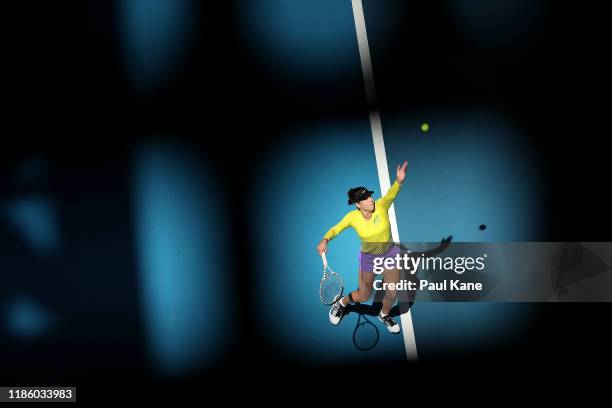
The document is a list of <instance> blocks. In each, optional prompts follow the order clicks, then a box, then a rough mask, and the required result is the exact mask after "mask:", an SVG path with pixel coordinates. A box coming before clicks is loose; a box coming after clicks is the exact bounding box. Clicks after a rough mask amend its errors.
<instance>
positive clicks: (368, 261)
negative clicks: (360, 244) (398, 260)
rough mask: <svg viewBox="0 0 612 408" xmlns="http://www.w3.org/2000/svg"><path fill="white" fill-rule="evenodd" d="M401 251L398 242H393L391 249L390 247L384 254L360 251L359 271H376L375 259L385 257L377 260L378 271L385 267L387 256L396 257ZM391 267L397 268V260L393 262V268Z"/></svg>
mask: <svg viewBox="0 0 612 408" xmlns="http://www.w3.org/2000/svg"><path fill="white" fill-rule="evenodd" d="M399 253H400V247H399V245H396V244H393V246H392V247H391V249H389V250H388V251H387V252H385V253H384V254H378V255H376V254H368V253H365V252H361V251H359V271H360V272H369V273H374V260H375V259H376V258H383V260H382V261H376V262H377V265H378V268H377V271H378V270H381V269H380V268H384V263H385V259H387V258H393V259H395V256H396V255H397V254H399ZM388 262H391V261H388ZM391 269H395V262H393V268H391ZM381 272H382V271H381Z"/></svg>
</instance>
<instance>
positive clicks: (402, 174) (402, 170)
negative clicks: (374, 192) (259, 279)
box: [397, 161, 408, 185]
mask: <svg viewBox="0 0 612 408" xmlns="http://www.w3.org/2000/svg"><path fill="white" fill-rule="evenodd" d="M406 168H408V161H405V162H404V164H402V165H401V167H400V165H399V164H398V165H397V182H398V183H399V184H400V185H402V184H404V180H405V179H406Z"/></svg>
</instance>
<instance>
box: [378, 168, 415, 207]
mask: <svg viewBox="0 0 612 408" xmlns="http://www.w3.org/2000/svg"><path fill="white" fill-rule="evenodd" d="M407 168H408V162H407V161H405V162H404V164H402V165H401V166H400V165H399V164H398V165H397V170H396V173H397V176H396V177H397V178H396V179H395V182H394V183H393V185H392V186H391V188H390V189H389V191H387V194H385V196H384V197H382V198H381V199H380V200H378V205H380V206H381V207H383V208H385V209H389V207H391V204H392V203H393V200H395V197H396V196H397V193H399V191H400V187H401V186H402V184H404V180H405V179H406V169H407Z"/></svg>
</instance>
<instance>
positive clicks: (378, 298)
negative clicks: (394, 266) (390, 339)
mask: <svg viewBox="0 0 612 408" xmlns="http://www.w3.org/2000/svg"><path fill="white" fill-rule="evenodd" d="M384 295H385V293H384V291H382V290H381V291H376V292H375V293H374V300H373V301H372V304H364V303H355V304H349V305H347V306H346V309H345V313H346V315H348V314H350V313H357V314H358V315H359V318H358V319H357V325H356V326H355V330H353V345H354V346H355V348H356V349H357V350H360V351H368V350H371V349H373V348H374V347H376V345H377V344H378V341H379V339H380V335H379V329H378V327H376V326H375V325H374V324H373V323H372V322H371V321H369V320H368V319H362V318H363V317H364V316H374V317H377V316H378V315H379V313H380V310H381V309H382V299H383V297H384ZM413 303H414V302H409V303H403V302H401V301H400V304H399V305H396V306H394V307H392V308H391V310H390V311H389V314H390V315H391V317H397V316H399V315H400V314H402V313H406V312H407V311H408V310H409V309H410V307H412V305H413ZM362 320H363V321H362ZM368 331H369V332H368ZM364 332H368V333H369V335H368V334H365V335H364V336H366V338H368V339H369V341H368V344H367V345H364V344H358V341H357V338H358V337H359V333H364ZM368 336H369V337H368Z"/></svg>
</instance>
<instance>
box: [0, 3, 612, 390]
mask: <svg viewBox="0 0 612 408" xmlns="http://www.w3.org/2000/svg"><path fill="white" fill-rule="evenodd" d="M413 3H414V4H413V5H412V9H411V10H410V11H408V10H406V11H405V17H404V18H405V24H403V25H402V30H401V33H400V34H401V35H400V36H399V37H397V45H396V46H395V47H394V49H395V52H396V55H394V56H393V57H392V58H391V59H390V60H391V61H393V64H390V65H378V66H376V70H377V71H376V72H375V75H376V85H377V88H378V94H379V100H380V108H381V111H382V112H393V111H396V110H402V109H405V110H410V109H419V108H421V109H422V108H423V107H424V106H425V107H426V106H445V105H449V104H455V105H457V104H461V103H466V104H469V103H473V102H478V101H496V102H497V103H500V104H502V105H503V106H504V107H506V108H507V109H508V110H510V111H511V112H513V114H514V115H515V116H516V117H519V118H521V121H522V123H523V124H524V125H526V126H527V127H528V130H529V133H530V134H531V135H533V143H534V146H535V148H536V149H537V150H538V152H539V153H540V156H541V157H542V159H543V163H542V166H541V167H542V169H543V171H544V172H545V176H546V180H547V183H546V188H547V191H546V197H547V202H548V206H547V208H548V210H549V213H548V214H547V218H543V219H542V224H541V228H542V230H543V231H544V232H545V236H546V237H547V240H549V241H606V240H609V238H610V231H611V229H610V227H611V224H612V222H611V221H610V216H609V214H608V209H609V200H608V199H607V198H606V197H605V195H606V194H607V190H609V187H607V182H606V179H607V176H608V174H609V172H610V165H609V157H608V156H609V154H608V152H609V149H608V148H607V140H606V139H607V138H608V136H609V130H608V129H609V124H608V123H607V119H608V118H607V115H606V113H607V111H608V109H607V108H608V105H607V103H606V99H605V96H606V95H608V93H609V81H608V75H609V74H608V72H609V66H608V65H609V64H608V62H607V61H606V60H605V55H604V54H605V53H606V52H607V50H608V46H607V44H606V43H605V41H606V40H605V39H606V38H607V37H608V35H606V34H608V31H609V29H608V28H607V24H605V23H606V22H605V21H604V18H605V17H604V16H605V12H604V10H602V7H603V6H602V5H601V2H595V1H587V2H581V3H579V4H578V3H575V2H572V3H570V2H562V1H548V2H546V6H545V10H546V17H545V25H544V29H543V33H542V35H541V36H540V39H539V41H537V42H536V43H534V44H532V45H529V46H527V47H524V48H521V49H520V50H518V51H516V52H514V53H513V54H512V55H507V54H504V53H503V52H501V53H499V52H498V53H496V52H494V51H482V50H474V49H469V48H466V45H465V44H464V43H462V42H461V41H458V40H457V33H456V32H455V29H454V28H451V26H450V24H449V22H448V21H447V20H446V19H445V18H443V17H440V16H441V15H443V14H444V13H443V12H442V11H443V10H444V8H445V7H446V5H445V2H443V1H415V2H413ZM202 9H203V12H202V16H201V19H202V21H203V24H202V25H201V28H200V30H201V35H202V38H214V41H202V43H200V44H198V45H197V46H196V47H195V48H194V50H195V51H194V53H193V55H192V56H191V59H190V62H189V63H188V65H187V67H186V69H185V70H184V72H183V74H182V75H181V76H180V77H179V78H178V79H177V80H176V82H175V83H173V84H172V85H171V86H169V87H167V88H166V89H164V90H163V91H161V92H159V93H156V94H153V95H144V96H143V95H139V94H135V93H133V92H131V91H130V87H129V86H128V83H127V81H126V79H125V76H124V75H123V73H122V69H121V66H120V62H119V55H118V41H119V39H118V38H117V34H116V30H114V25H115V24H116V21H115V20H116V10H115V8H114V3H113V2H68V1H63V2H42V1H40V2H27V3H26V2H7V3H6V5H5V12H4V13H3V17H4V18H3V19H4V22H3V24H2V32H3V35H2V45H3V49H4V50H5V51H4V58H3V62H4V64H3V65H4V68H5V74H4V75H3V79H2V82H3V84H2V85H3V86H2V88H3V90H4V92H3V97H2V98H3V99H4V101H3V102H4V103H3V106H4V109H3V119H4V120H3V125H4V126H3V136H4V137H3V140H4V143H3V146H2V149H0V152H1V154H2V157H1V161H0V197H10V196H11V195H14V194H19V193H20V192H21V190H20V189H24V188H25V189H35V190H36V191H45V190H48V191H53V192H55V193H56V194H58V196H59V197H60V200H61V202H62V203H63V204H62V208H63V210H62V219H63V222H64V223H65V226H64V227H63V228H64V230H66V231H68V233H67V238H66V239H67V241H68V247H69V248H70V250H71V251H73V252H72V253H74V254H77V253H78V254H80V256H73V255H64V256H63V257H59V258H57V259H54V260H53V262H54V265H56V267H58V268H61V269H62V270H63V271H64V273H66V274H67V275H66V276H68V277H70V278H71V279H72V280H73V282H74V286H75V288H78V289H77V292H79V293H80V295H79V296H77V299H78V300H77V301H75V302H70V301H65V302H64V303H63V308H64V309H63V310H64V311H65V312H66V313H70V314H72V315H73V316H74V319H75V321H77V322H80V323H79V325H78V326H77V327H80V330H79V331H80V332H79V333H70V332H67V333H63V334H62V335H59V336H58V337H57V338H54V339H50V340H49V341H47V342H44V343H43V344H42V345H40V344H39V345H37V346H36V347H34V346H31V345H28V344H17V343H15V342H11V341H9V340H4V341H3V343H2V346H3V348H2V353H1V357H0V361H1V363H0V364H1V366H0V372H1V373H2V378H1V383H2V384H3V385H12V384H23V385H25V384H31V385H34V384H40V385H44V384H48V381H51V383H57V384H76V385H77V387H79V391H80V398H81V400H85V399H89V398H90V397H91V398H93V397H94V396H97V395H96V394H97V393H98V391H99V388H98V385H96V384H97V382H102V383H104V384H107V385H112V384H124V385H125V384H128V383H133V384H137V387H141V389H142V390H151V389H153V388H154V387H155V385H158V384H159V383H160V382H161V380H160V379H157V378H156V377H155V376H153V375H152V374H151V373H150V370H149V367H148V365H147V362H146V360H145V357H144V355H143V352H142V347H141V344H142V342H143V336H144V334H143V330H142V323H141V321H140V317H139V316H138V313H137V306H136V305H137V299H136V298H135V297H134V296H133V294H132V293H133V291H135V284H134V285H130V284H125V285H124V286H123V287H119V288H116V287H111V286H110V283H105V282H104V281H103V280H100V281H96V282H92V281H91V279H90V278H88V276H87V275H83V274H82V273H80V272H79V271H80V270H82V269H83V267H88V268H99V269H100V270H104V269H111V268H112V269H115V270H116V269H119V270H122V271H124V272H125V273H126V274H134V265H133V262H134V261H133V255H132V254H133V248H132V246H133V243H132V237H133V236H132V235H133V231H131V229H130V227H129V225H130V219H131V214H130V212H129V198H128V196H129V188H130V186H129V185H128V184H127V179H126V177H125V175H126V172H127V167H128V154H129V150H130V147H131V146H133V145H134V144H135V143H136V142H138V141H140V140H143V139H146V138H147V137H149V135H150V134H157V133H171V134H173V135H176V137H177V138H183V139H185V140H188V141H189V142H190V143H191V144H192V145H194V146H196V147H197V149H198V150H199V151H200V153H201V155H202V157H203V158H205V160H207V161H208V162H209V163H211V165H212V166H213V167H214V168H215V169H216V171H217V174H218V177H219V178H220V179H221V180H222V182H223V183H227V185H230V186H235V187H233V188H228V190H227V196H226V197H225V201H226V203H228V205H230V206H231V208H232V214H233V219H234V221H233V224H232V225H231V229H232V231H233V235H234V238H235V240H236V242H237V243H238V244H242V245H245V246H246V245H247V244H248V243H247V237H246V236H245V233H244V232H245V230H246V227H245V226H246V225H248V222H249V220H248V214H249V208H248V200H245V197H244V192H245V190H246V189H247V188H246V187H245V186H247V185H248V183H249V170H250V169H251V168H252V165H253V164H254V163H256V162H257V160H258V157H259V156H260V155H261V154H263V153H265V152H266V149H267V148H269V147H270V146H271V145H273V144H274V143H275V142H276V141H278V138H280V137H281V136H279V134H280V133H281V130H282V129H284V128H286V127H288V126H291V125H292V124H293V123H297V122H300V121H304V120H308V119H312V118H324V117H339V116H347V117H348V116H361V115H364V112H365V110H366V109H367V107H366V104H365V95H364V93H363V90H362V89H354V90H350V89H349V90H347V89H348V85H346V84H342V83H340V84H336V86H337V88H336V89H339V90H341V91H342V92H344V93H345V94H347V93H348V95H349V96H350V97H349V98H347V99H346V103H343V104H342V105H341V106H329V105H317V104H313V103H311V102H309V101H308V100H307V98H306V100H304V99H300V98H299V97H296V96H295V95H293V94H292V93H291V92H290V91H287V89H286V88H285V87H282V86H279V84H278V83H277V82H276V81H275V80H274V78H270V77H269V76H267V75H266V74H265V73H263V72H261V70H260V68H259V67H258V66H256V65H255V64H253V63H252V61H251V60H250V58H249V55H248V53H247V52H246V50H245V49H244V44H243V43H242V40H241V37H240V36H239V35H238V29H237V27H236V26H237V24H238V22H237V21H236V17H235V14H234V13H233V9H232V3H231V2H229V1H227V2H210V3H206V4H205V5H204V6H203V8H202ZM416 16H419V17H416ZM424 16H426V17H424ZM414 36H420V37H422V38H423V39H424V40H423V41H421V42H420V43H418V45H415V43H414V42H408V41H406V45H405V46H403V45H402V40H403V39H409V38H413V37H414ZM411 47H412V48H411ZM415 47H416V48H415ZM434 49H435V50H436V51H435V52H432V51H431V50H434ZM414 53H417V54H419V55H423V56H424V58H422V59H421V60H420V62H419V64H416V65H415V64H414V63H413V61H411V60H409V59H408V58H405V57H404V56H403V55H406V56H407V55H414ZM210 55H213V56H214V61H215V63H210ZM457 56H461V58H457ZM373 58H374V62H375V63H376V54H373ZM457 61H461V63H458V62H457ZM463 63H467V64H470V63H472V64H477V63H486V64H487V67H488V70H487V76H486V78H483V77H481V76H476V77H475V76H473V75H471V74H469V73H468V71H467V70H465V69H464V66H463V65H462V64H463ZM408 67H410V69H412V70H414V71H415V72H416V74H417V76H418V77H419V78H421V79H422V80H421V81H416V82H415V81H411V82H408V79H405V78H406V76H402V75H401V73H402V72H403V71H404V70H405V69H407V68H408ZM440 67H444V70H445V74H444V75H441V73H440V69H441V68H440ZM428 79H430V80H428ZM434 79H435V80H434ZM415 87H416V89H415ZM419 87H422V89H421V88H419ZM425 87H426V89H425ZM408 90H411V91H410V92H407V91H408ZM403 91H406V92H403ZM312 92H314V93H316V92H317V88H316V87H315V88H314V89H313V90H312ZM411 95H419V97H418V98H417V97H414V96H411ZM269 112H274V115H273V116H274V120H273V121H267V120H262V117H264V116H265V115H266V114H268V113H269ZM238 140H240V145H241V147H240V148H237V143H236V142H237V141H238ZM32 153H43V154H45V155H47V156H48V157H51V158H53V161H54V162H55V163H57V164H58V167H57V168H56V171H55V172H54V174H52V175H50V177H49V179H48V180H49V181H48V182H45V183H43V184H42V185H34V186H29V187H19V188H16V187H12V186H11V185H10V184H9V183H8V182H7V181H6V180H7V179H6V177H5V175H6V174H8V172H9V170H10V169H11V168H12V167H13V166H14V165H16V164H17V163H19V162H20V160H22V159H23V158H24V157H27V156H29V155H31V154H32ZM111 219H112V220H117V219H121V220H123V222H121V225H111V226H109V225H107V222H106V220H111ZM90 231H97V232H99V231H103V232H102V233H101V234H100V233H97V234H96V235H95V236H96V238H95V240H94V239H93V238H90V237H91V236H92V235H90V234H89V232H90ZM0 242H1V243H2V247H3V249H2V251H3V254H4V255H3V258H4V256H5V255H6V259H3V260H2V263H3V264H5V265H6V266H7V267H6V268H5V267H4V266H3V267H2V271H3V278H4V279H3V281H4V284H3V289H2V293H3V294H7V293H9V291H10V288H11V287H12V286H15V285H19V284H26V283H25V282H24V281H23V278H22V277H19V276H13V275H10V276H9V268H8V266H10V265H11V262H12V261H11V259H13V258H10V257H8V255H7V254H15V253H19V251H22V250H23V249H20V248H19V247H18V246H16V245H15V244H14V241H13V239H12V238H11V237H10V236H9V235H7V232H6V231H3V230H0ZM103 254H111V255H112V256H107V257H106V258H105V259H106V260H105V261H102V262H99V263H97V265H91V261H90V259H92V258H96V259H97V258H100V257H101V256H102V255H103ZM24 257H25V258H27V254H23V256H22V258H21V259H24ZM245 257H246V258H245V259H244V260H243V262H247V263H246V265H248V262H249V259H248V255H245ZM117 259H120V261H116V260H117ZM28 262H29V264H28V265H27V266H26V268H31V269H34V268H37V265H36V261H35V260H34V259H33V258H32V259H31V261H28ZM22 267H23V266H22ZM249 269H251V268H249ZM134 279H135V277H134ZM33 285H39V286H40V287H39V288H38V289H36V290H37V291H39V292H40V293H43V292H46V291H49V290H50V288H53V290H54V291H56V293H59V294H58V297H65V296H71V294H73V293H74V292H73V291H66V290H65V288H62V287H54V286H53V285H54V283H53V282H50V281H49V282H44V281H41V282H35V283H33ZM105 285H106V286H105ZM108 291H113V293H114V296H117V298H118V299H119V302H117V303H116V304H115V306H116V310H115V311H110V312H109V311H108V310H102V311H101V310H96V308H95V306H91V304H96V302H91V299H96V298H97V297H99V298H104V297H105V296H107V295H106V293H108ZM47 293H48V292H47ZM251 296H252V294H251V292H250V291H249V288H248V287H247V285H246V284H243V286H242V287H241V289H240V292H239V294H238V295H236V296H235V299H234V301H235V302H238V305H239V310H240V313H238V314H237V315H236V316H232V317H231V318H232V319H234V320H235V321H236V322H237V325H236V327H237V329H236V332H235V334H234V336H235V338H236V339H241V341H240V342H239V344H236V347H235V349H234V350H233V351H232V352H231V353H229V354H228V355H226V356H224V357H223V359H222V363H221V364H219V365H218V368H212V369H209V370H206V371H204V372H202V373H198V374H196V375H194V376H192V377H189V378H182V379H180V380H176V381H169V380H165V381H163V384H164V385H169V386H173V387H174V388H172V387H171V388H170V389H175V390H177V389H179V390H182V391H185V392H187V393H189V392H191V393H195V391H193V390H195V389H198V387H201V386H202V384H210V383H211V382H221V381H224V380H227V381H230V382H231V381H236V379H237V378H239V379H250V378H253V376H256V375H257V373H258V372H260V371H261V370H262V369H263V368H262V367H266V369H270V368H273V369H277V370H276V371H275V373H276V375H277V376H279V377H283V376H285V374H283V373H287V372H288V371H289V372H291V373H297V372H301V373H304V372H306V373H309V372H310V371H309V370H311V369H309V368H307V367H296V366H289V365H287V364H285V363H284V362H283V361H271V360H270V358H268V357H267V356H266V345H265V344H264V343H263V341H262V340H260V339H259V337H258V336H257V327H256V326H255V324H254V323H253V322H254V319H253V318H252V315H251V314H250V309H251V307H252V306H253V300H252V297H251ZM57 302H58V304H60V305H62V302H61V301H59V300H58V301H57ZM542 310H543V314H542V318H541V319H540V320H539V324H538V325H537V327H536V326H534V327H533V331H532V336H531V337H529V338H525V340H524V343H522V344H517V345H516V346H515V348H514V349H512V350H507V352H505V353H503V354H497V355H495V356H488V355H487V356H485V355H476V356H465V355H464V356H461V357H458V356H454V357H447V358H445V359H444V360H441V361H440V362H438V363H433V362H432V363H430V365H428V366H425V367H423V366H422V365H420V366H419V367H418V370H422V372H423V373H429V372H431V373H434V372H440V371H441V370H439V369H440V368H442V367H457V366H458V364H460V366H461V367H463V368H464V369H467V368H474V369H477V370H479V371H480V370H482V371H485V370H488V369H491V368H499V367H500V366H503V367H507V366H509V365H510V366H513V367H521V366H525V365H528V366H537V367H540V368H541V369H542V370H544V371H546V372H548V371H550V370H552V369H553V368H554V367H562V368H569V367H570V366H574V365H576V364H578V365H580V366H583V367H590V366H591V365H593V364H603V363H604V362H606V361H609V359H610V353H609V351H608V347H609V346H608V345H609V343H610V340H612V338H611V337H610V335H609V334H606V332H605V331H604V329H605V325H606V322H607V321H608V320H609V312H610V311H611V309H610V306H609V305H608V304H601V303H600V304H546V305H543V306H542ZM107 313H111V314H113V313H114V314H113V315H116V316H118V317H117V319H115V320H114V321H113V323H112V324H110V323H109V326H108V327H103V326H101V325H100V324H97V323H96V324H94V323H91V322H93V321H95V318H92V316H93V317H95V316H96V314H99V315H100V316H102V315H105V314H107ZM111 328H112V330H110V329H111ZM71 339H72V340H71ZM74 339H78V340H76V341H75V340H74ZM96 347H97V348H96ZM92 350H96V351H95V352H92ZM58 367H59V368H58ZM354 368H355V369H357V370H361V371H364V370H365V367H354ZM371 368H372V367H370V369H371ZM373 369H374V372H376V369H380V370H391V369H398V370H404V369H405V366H394V367H389V366H380V367H373ZM399 372H401V371H399ZM272 375H275V374H272ZM186 390H192V391H186ZM159 396H166V397H169V394H166V393H164V392H161V393H160V394H159Z"/></svg>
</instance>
